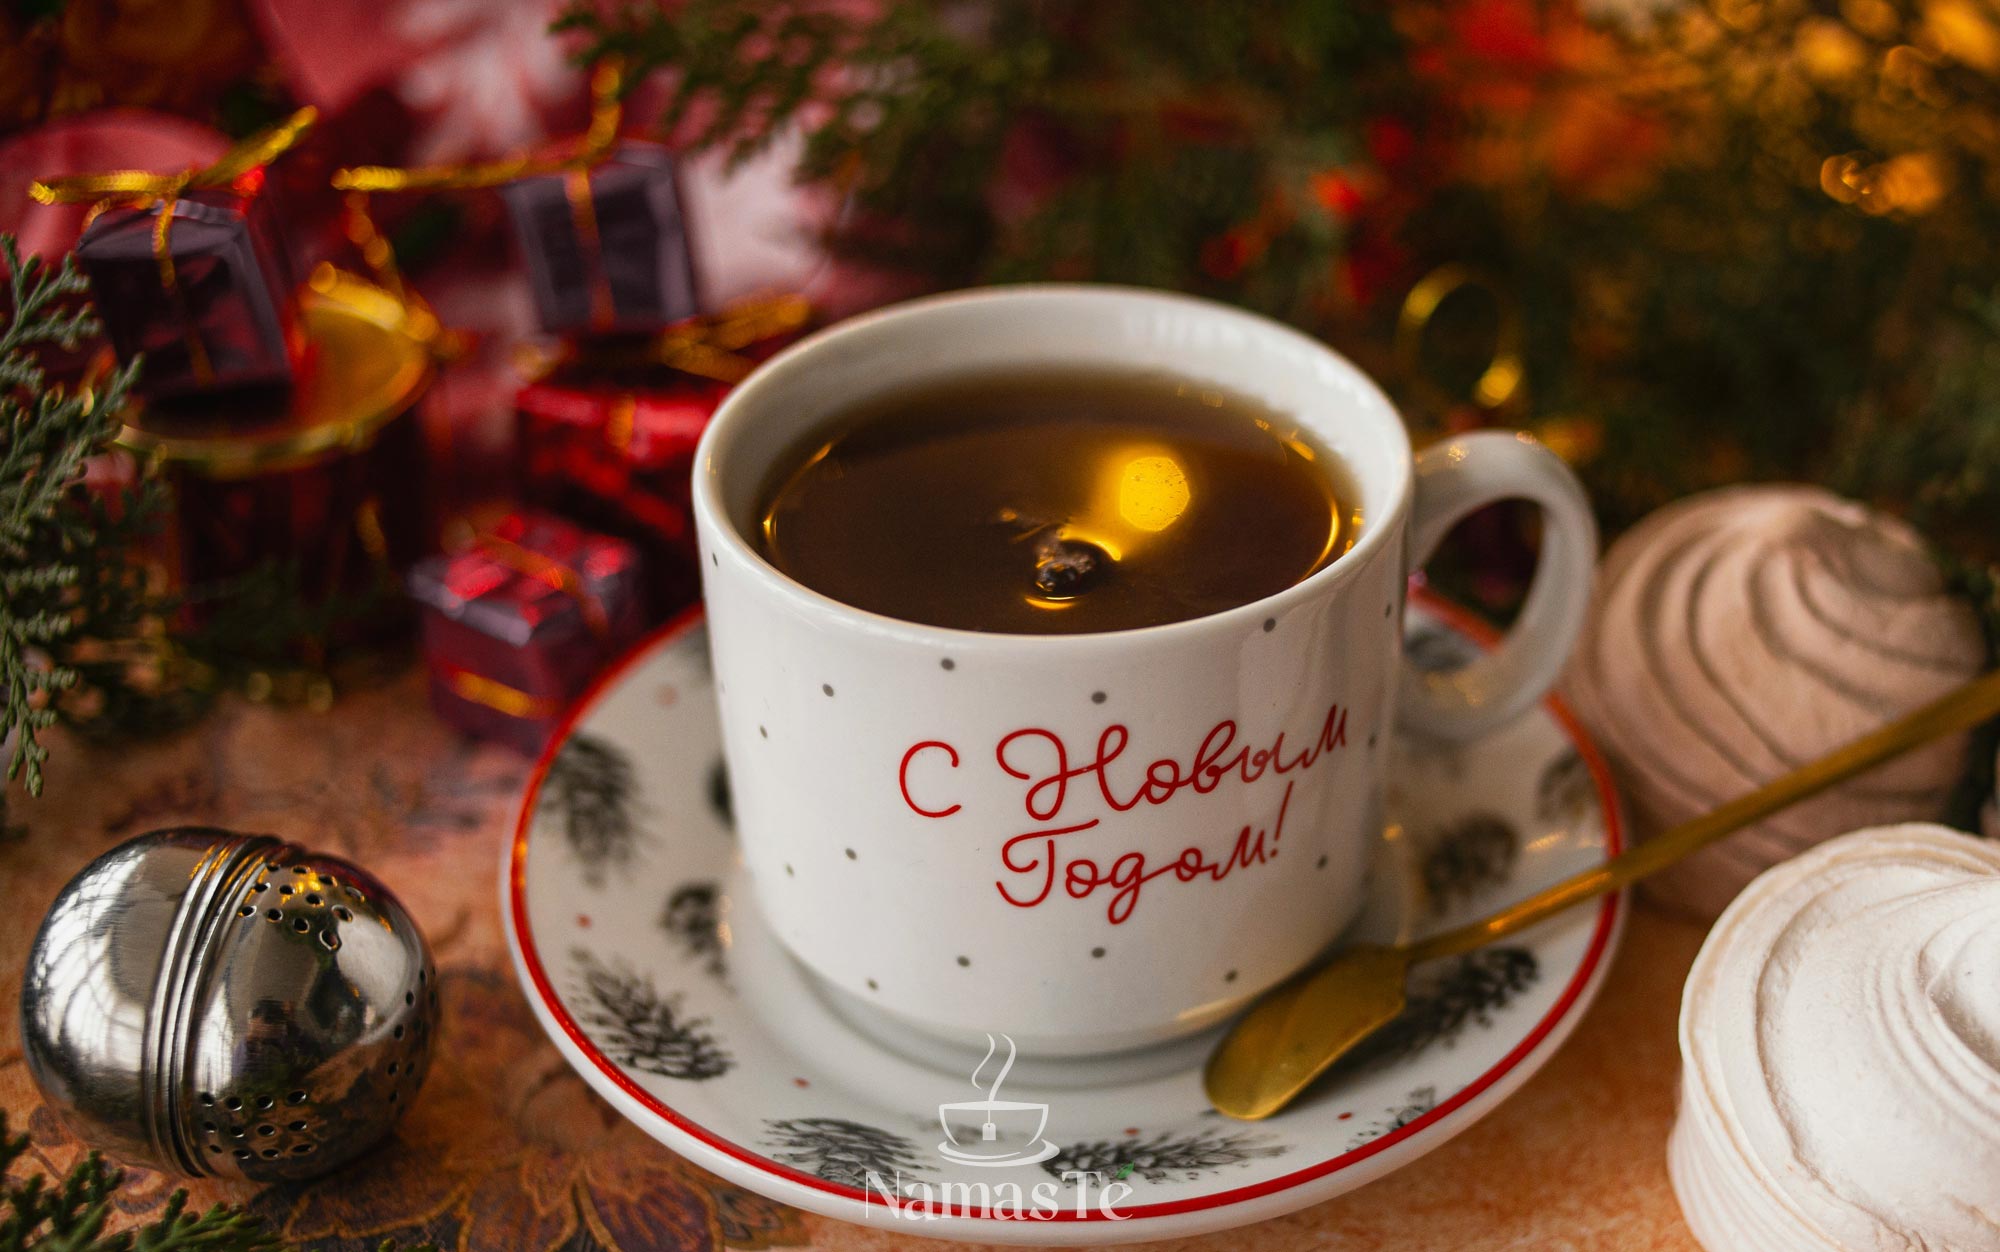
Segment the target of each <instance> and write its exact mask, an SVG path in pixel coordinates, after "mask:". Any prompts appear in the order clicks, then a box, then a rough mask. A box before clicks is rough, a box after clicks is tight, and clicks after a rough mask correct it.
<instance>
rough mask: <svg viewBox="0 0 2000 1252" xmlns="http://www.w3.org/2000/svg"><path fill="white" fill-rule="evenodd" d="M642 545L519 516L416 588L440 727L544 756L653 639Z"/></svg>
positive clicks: (425, 566)
mask: <svg viewBox="0 0 2000 1252" xmlns="http://www.w3.org/2000/svg"><path fill="white" fill-rule="evenodd" d="M640 572H641V566H640V556H639V552H638V550H637V549H636V548H634V547H633V545H631V544H629V543H626V542H624V541H622V540H618V539H612V538H610V537H608V536H605V535H599V534H593V533H592V532H590V531H587V530H584V529H583V528H582V527H579V526H574V525H572V524H570V523H569V522H566V521H564V520H562V519H561V518H558V517H552V516H549V515H548V514H544V513H533V512H521V513H513V514H509V515H508V516H506V517H505V518H503V519H501V521H500V522H499V523H498V524H497V525H495V526H493V527H492V528H491V529H490V530H487V531H486V532H484V533H482V534H481V535H480V536H479V537H478V538H477V539H475V540H474V542H473V543H472V545H471V546H470V547H468V548H466V549H465V550H464V551H462V552H457V553H453V554H449V555H441V556H432V557H427V558H425V559H424V560H422V561H419V562H418V563H417V564H416V565H415V566H414V567H413V568H412V569H411V570H410V576H409V587H410V594H411V595H412V596H414V597H415V598H416V600H417V601H418V603H419V604H421V605H422V606H423V608H424V615H423V617H424V626H423V638H424V660H425V662H426V664H427V665H428V666H429V668H430V678H431V682H430V690H431V703H432V706H433V707H434V708H436V709H437V712H438V715H439V716H440V717H443V718H444V719H445V720H446V721H448V722H450V723H451V724H453V725H454V726H457V727H458V728H460V729H461V730H464V731H466V732H467V733H469V734H473V735H477V736H478V737H480V738H482V739H493V740H497V741H499V742H502V743H508V744H512V745H513V746H514V747H516V748H519V749H520V750H521V751H523V752H526V753H528V754H530V755H533V754H535V753H538V752H540V751H541V749H542V747H543V745H544V744H546V743H547V741H548V737H549V735H550V734H551V733H552V732H553V731H554V730H555V729H556V726H557V724H558V723H559V722H560V720H561V718H562V716H563V714H564V713H565V712H566V711H567V710H568V708H569V705H570V702H571V701H572V700H574V699H575V698H576V697H577V696H578V695H580V694H581V693H582V691H583V689H584V688H585V687H586V686H587V685H589V683H590V680H591V679H592V678H593V677H595V676H596V675H597V673H598V672H599V671H600V670H602V669H603V667H604V666H605V665H606V664H607V663H608V662H610V661H611V660H612V659H613V658H614V657H616V656H617V655H618V654H619V653H620V652H622V651H624V649H625V648H626V647H628V646H629V645H630V644H632V643H633V642H635V641H636V640H637V639H638V638H639V636H640V635H641V634H642V633H644V631H645V628H646V620H647V619H646V614H645V611H644V608H643V606H642V604H641V600H640V589H641V581H642V580H641V577H640Z"/></svg>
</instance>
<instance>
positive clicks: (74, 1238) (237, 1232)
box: [0, 1111, 437, 1252]
mask: <svg viewBox="0 0 2000 1252" xmlns="http://www.w3.org/2000/svg"><path fill="white" fill-rule="evenodd" d="M27 1151H28V1137H27V1136H26V1135H20V1136H18V1137H14V1138H9V1137H8V1134H7V1114H6V1113H5V1112H4V1111H0V1180H7V1181H0V1252H282V1249H283V1248H284V1246H285V1245H284V1242H283V1241H282V1240H281V1239H279V1238H278V1236H277V1234H276V1233H275V1232H274V1231H272V1229H271V1228H270V1226H269V1225H268V1224H266V1223H265V1221H264V1219H263V1218H261V1217H258V1216H257V1215H256V1214H254V1213H252V1212H250V1211H249V1210H247V1209H244V1208H240V1207H237V1206H235V1205H227V1204H217V1205H213V1206H211V1207H210V1208H209V1209H208V1210H207V1211H206V1212H203V1213H192V1212H189V1211H188V1207H187V1200H188V1195H187V1192H186V1191H176V1192H174V1193H173V1194H172V1195H171V1196H169V1197H167V1204H166V1207H165V1208H164V1209H163V1210H162V1211H161V1213H160V1215H159V1216H158V1217H156V1218H154V1219H152V1220H151V1221H149V1222H146V1223H145V1224H143V1225H140V1226H135V1227H132V1228H131V1229H128V1230H121V1231H118V1232H117V1233H115V1234H110V1235H107V1234H105V1233H104V1227H105V1225H106V1224H107V1223H108V1222H109V1220H110V1217H111V1202H112V1197H113V1193H115V1192H116V1191H117V1190H118V1188H119V1187H121V1186H123V1185H124V1182H125V1171H123V1170H121V1169H117V1168H114V1167H113V1166H110V1165H107V1164H105V1162H104V1158H103V1157H101V1156H99V1155H98V1154H97V1153H95V1152H93V1153H91V1154H90V1155H89V1157H87V1158H86V1159H84V1160H82V1161H80V1162H78V1163H77V1164H76V1165H74V1166H71V1167H70V1171H69V1173H68V1174H67V1175H65V1176H64V1178H63V1180H62V1181H61V1182H59V1183H54V1184H51V1183H50V1182H49V1180H48V1178H47V1177H46V1176H44V1175H41V1174H32V1175H29V1176H28V1177H26V1178H22V1179H14V1178H13V1170H14V1165H15V1163H16V1162H18V1161H19V1160H20V1159H21V1158H22V1157H23V1156H25V1155H26V1154H27ZM400 1250H401V1245H400V1244H398V1243H397V1242H396V1241H395V1240H394V1239H384V1240H383V1241H382V1242H381V1243H380V1244H378V1245H377V1246H376V1250H375V1252H400ZM408 1252H437V1248H436V1246H435V1245H433V1244H430V1243H420V1244H417V1245H415V1246H414V1247H412V1248H410V1249H408Z"/></svg>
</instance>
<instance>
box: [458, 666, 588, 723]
mask: <svg viewBox="0 0 2000 1252" xmlns="http://www.w3.org/2000/svg"><path fill="white" fill-rule="evenodd" d="M441 677H442V678H443V679H444V682H445V685H446V686H447V687H450V688H451V692H452V694H453V695H455V696H458V697H459V698H460V699H463V700H470V701H472V703H474V704H478V705H483V706H485V707H486V708H489V709H492V710H493V711H494V712H496V713H500V714H503V715H505V716H507V717H522V718H528V717H532V718H544V717H554V716H556V715H557V714H559V713H561V712H562V711H563V704H562V701H560V700H551V699H549V698H548V697H547V696H537V695H530V694H528V693H527V692H525V691H523V690H521V689H520V688H519V687H510V686H508V685H507V684H506V683H503V682H495V681H494V680H493V679H491V678H488V677H486V676H485V675H484V674H475V673H473V672H472V671H471V670H469V669H447V670H445V671H444V673H443V674H442V675H441Z"/></svg>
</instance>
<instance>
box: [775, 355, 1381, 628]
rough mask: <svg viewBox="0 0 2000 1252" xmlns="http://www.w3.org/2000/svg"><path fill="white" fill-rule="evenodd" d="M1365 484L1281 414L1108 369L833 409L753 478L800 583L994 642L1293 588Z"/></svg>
mask: <svg viewBox="0 0 2000 1252" xmlns="http://www.w3.org/2000/svg"><path fill="white" fill-rule="evenodd" d="M1358 500H1359V496H1358V495H1357V494H1356V492H1355V491H1354V490H1352V488H1351V486H1350V484H1349V480H1348V476H1347V471H1346V469H1345V467H1343V466H1342V465H1341V464H1340V463H1339V461H1338V460H1337V459H1336V458H1335V457H1334V456H1333V454H1332V453H1330V452H1329V451H1327V450H1326V448H1325V447H1324V446H1322V445H1320V444H1318V443H1316V442H1315V441H1314V440H1312V439H1311V438H1310V437H1308V436H1307V435H1306V434H1305V433H1304V432H1303V431H1302V430H1301V429H1300V428H1299V426H1298V424H1297V423H1296V422H1295V421H1294V420H1292V419H1291V418H1289V417H1287V416H1286V415H1285V414H1283V413H1279V412H1275V411H1273V410H1271V409H1269V408H1267V407H1265V406H1263V405H1260V404H1259V403H1257V402H1256V401H1254V400H1250V399H1247V398H1245V397H1243V396H1239V395H1234V394H1230V393H1228V392H1225V391H1222V390H1220V389H1218V388H1215V387H1213V386H1209V385H1206V384H1202V383H1197V382H1193V381H1189V380H1187V379H1181V378H1175V377H1172V376H1170V375H1161V374H1153V373H1127V372H1115V371H1105V370H1088V371H1085V370H1071V371H1062V370H1056V371H1036V372H1033V373H1028V372H1022V371H1014V372H1010V373H1005V374H995V375H985V376H982V375H968V376H960V377H955V378H952V379H950V380H948V381H945V382H942V383H932V384H927V385H923V386H916V387H911V388H907V389H905V390H901V391H895V392H891V393H889V394H887V395H885V396H881V397H878V398H875V399H873V400H870V401H867V402H865V403H863V404H860V405H858V406H855V407H853V408H850V409H848V410H846V411H843V412H838V413H835V414H834V415H832V417H831V418H830V419H829V420H828V421H827V422H826V423H825V425H823V426H822V427H821V428H820V429H819V430H818V431H816V432H815V434H814V435H813V437H812V438H810V439H809V440H808V441H806V443H805V444H804V445H802V446H800V447H798V448H796V449H794V451H793V452H792V454H791V455H789V456H787V457H783V458H780V459H779V461H778V463H777V471H776V472H775V473H774V474H773V475H772V476H771V478H770V480H769V482H768V483H767V484H766V486H765V490H764V493H763V497H762V503H761V507H760V509H759V519H760V524H759V530H758V536H757V538H758V542H759V545H760V547H761V550H762V553H763V555H764V557H765V559H766V560H768V561H770V562H771V564H773V565H774V566H776V567H777V568H778V569H779V570H782V571H783V572H784V573H785V574H787V575H789V576H790V577H791V578H793V579H795V580H796V581H798V582H800V583H803V584H804V585H806V586H807V587H810V588H812V589H813V590H815V591H818V592H820V593H822V594H823V595H826V596H829V597H831V598H833V599H835V600H839V601H841V602H843V603H845V604H849V605H852V606H854V607H856V608H860V609H866V610H868V611H870V612H874V613H880V614H883V615H885V616H888V617H894V618H900V619H902V620H905V621H911V622H919V623H923V624H926V625H932V626H946V627H954V628H958V629H962V630H979V631H990V632H998V633H1003V634H1074V633H1083V632H1094V631H1114V630H1130V629H1135V628H1138V627H1144V626H1158V625H1162V624H1165V623H1168V622H1176V621H1182V620H1185V619H1188V618H1194V617H1203V616H1206V615H1208V614H1211V613H1217V612H1221V611H1222V610H1225V609H1230V608H1234V607H1236V606H1238V605H1241V604H1248V603H1249V602H1251V601H1253V600H1259V599H1262V598H1263V597H1265V596H1268V595H1271V594H1272V593H1274V592H1277V591H1282V590H1284V589H1285V588H1286V587H1289V586H1291V585H1293V584H1294V583H1297V582H1299V581H1301V580H1303V579H1305V578H1307V577H1308V576H1310V575H1311V574H1313V573H1314V572H1316V571H1318V570H1319V569H1321V568H1323V567H1325V566H1326V565H1327V564H1328V563H1330V562H1332V561H1333V560H1335V559H1336V558H1338V557H1339V556H1340V554H1341V553H1343V552H1345V551H1346V550H1347V549H1348V548H1349V547H1350V546H1351V545H1352V544H1353V542H1354V540H1355V538H1356V536H1357V533H1358V530H1359V527H1360V524H1361V517H1360V513H1359V509H1358Z"/></svg>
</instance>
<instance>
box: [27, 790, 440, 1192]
mask: <svg viewBox="0 0 2000 1252" xmlns="http://www.w3.org/2000/svg"><path fill="white" fill-rule="evenodd" d="M437 1014H438V994H437V971H436V968H435V966H434V965H433V964H432V962H431V955H430V949H429V947H428V945H427V944H426V943H425V941H424V936H423V933H422V932H421V931H420V930H419V929H418V928H417V925H416V923H415V922H414V921H413V920H412V919H411V918H410V916H409V914H408V913H406V912H405V911H404V910H403V907H402V906H401V905H400V904H399V903H398V902H397V900H396V898H395V896H394V895H392V894H391V893H390V892H389V890H388V888H386V887H384V886H383V885H382V884H381V883H380V882H378V881H377V880H376V879H375V878H374V877H372V876H371V875H369V874H368V873H367V872H366V871H365V870H363V869H361V868H360V867H359V866H356V865H353V864H351V863H349V862H347V861H343V860H340V859H338V858H335V857H329V856H321V855H317V854H315V853H311V852H307V851H305V850H304V849H302V848H299V847H296V846H294V845H292V844H289V843H285V842H282V841H280V840H278V839H275V838H272V837H271V836H268V835H241V834H234V833H231V832H229V831H225V830H217V829H213V828H208V827H193V826H189V827H179V828H175V829H172V830H162V831H154V832H152V833H149V834H145V835H141V836H139V837H138V838H136V839H132V840H129V841H127V842H126V843H123V844H120V845H119V846H118V847H116V848H113V849H112V850H111V851H109V852H107V853H105V854H104V855H102V856H100V857H98V858H97V859H96V860H95V861H93V862H91V863H90V865H88V866H87V867H85V868H84V870H83V871H82V872H81V873H79V874H78V875H77V876H76V877H75V878H74V879H72V880H71V881H70V883H69V885H68V886H66V887H65V888H64V889H63V891H62V893H61V894H60V895H59V896H58V897H57V899H56V901H55V903H54V905H53V906H51V908H50V909H49V911H48V913H47V915H46V916H45V917H44V918H43V920H42V925H41V929H40V931H39V932H38V933H37V935H36V936H35V942H34V946H33V948H32V950H31V951H30V953H29V956H28V962H27V967H26V970H25V973H24V975H23V978H22V987H21V1033H22V1044H23V1049H24V1051H25V1054H26V1057H27V1063H28V1070H29V1073H30V1074H32V1075H33V1077H34V1079H35V1082H36V1084H37V1085H38V1086H40V1087H41V1089H42V1092H43V1094H44V1095H45V1096H46V1098H47V1099H48V1101H49V1103H50V1104H51V1105H52V1106H54V1108H55V1109H56V1110H57V1111H59V1112H60V1113H61V1114H62V1115H63V1116H64V1118H65V1119H66V1120H67V1121H69V1123H70V1124H71V1125H72V1126H73V1127H74V1128H75V1130H76V1131H77V1133H78V1134H79V1135H80V1136H81V1137H82V1138H83V1139H85V1140H86V1141H88V1142H90V1143H92V1144H95V1145H97V1146H100V1147H102V1148H104V1149H105V1150H107V1151H109V1152H111V1153H113V1154H114V1155H117V1156H120V1157H123V1158H126V1159H130V1160H135V1161H143V1162H146V1163H148V1164H151V1165H155V1166H158V1167H161V1168H164V1169H167V1170H171V1171H174V1172H177V1173H182V1174H188V1175H193V1176H203V1175H212V1176H218V1177H223V1178H244V1179H249V1180H251V1181H255V1182H275V1181H282V1180H296V1179H302V1178H311V1177H315V1176H317V1175H320V1174H323V1173H326V1172H327V1171H329V1170H332V1169H335V1168H337V1167H339V1166H340V1165H342V1164H343V1163H345V1162H347V1161H349V1160H352V1159H353V1158H354V1157H356V1156H357V1155H359V1154H361V1153H362V1152H364V1151H366V1150H367V1149H369V1148H370V1147H372V1146H373V1145H374V1144H375V1143H376V1142H377V1141H378V1140H379V1139H380V1138H381V1137H382V1136H383V1135H384V1134H386V1133H387V1132H388V1131H389V1129H390V1128H391V1127H393V1126H394V1125H395V1123H396V1121H397V1119H398V1118H400V1117H401V1116H402V1114H403V1112H404V1110H406V1109H407V1108H408V1107H409V1105H410V1103H411V1101H412V1100H413V1099H414V1098H415V1096H416V1094H417V1091H418V1089H419V1088H420V1087H421V1086H422V1084H423V1080H424V1074H425V1071H426V1070H427V1068H428V1067H429V1064H430V1055H431V1048H432V1045H433V1043H434V1035H435V1033H436V1026H437Z"/></svg>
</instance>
